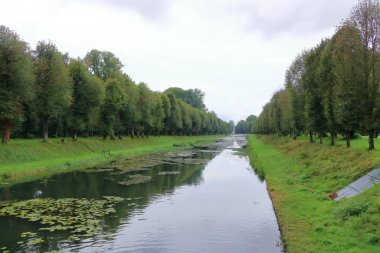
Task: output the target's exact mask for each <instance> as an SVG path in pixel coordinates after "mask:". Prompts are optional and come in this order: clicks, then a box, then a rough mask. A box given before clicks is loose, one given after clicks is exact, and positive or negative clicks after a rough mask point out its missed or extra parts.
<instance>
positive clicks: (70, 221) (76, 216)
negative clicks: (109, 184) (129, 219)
mask: <svg viewBox="0 0 380 253" xmlns="http://www.w3.org/2000/svg"><path fill="white" fill-rule="evenodd" d="M123 200H124V199H123V198H121V197H115V196H105V197H103V199H101V200H94V199H90V200H89V199H75V198H64V199H50V198H37V199H30V200H25V201H18V202H7V203H5V204H4V203H2V205H1V206H0V216H13V217H17V218H21V219H25V220H28V221H31V222H38V223H40V224H41V225H44V226H43V227H42V228H40V230H45V231H49V232H54V231H67V232H69V233H70V234H71V236H70V237H69V238H68V239H69V240H74V241H78V240H80V239H81V238H84V237H93V236H95V235H97V234H98V233H99V232H100V229H101V221H102V218H103V217H104V216H106V215H108V214H110V213H114V212H115V209H114V206H115V205H116V204H117V203H119V202H121V201H123ZM34 236H36V233H32V232H23V233H21V234H20V237H22V238H27V237H34ZM43 242H44V241H43V240H42V239H41V238H33V239H31V240H29V241H28V245H37V244H40V243H43Z"/></svg>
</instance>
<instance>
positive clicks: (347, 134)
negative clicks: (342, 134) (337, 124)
mask: <svg viewBox="0 0 380 253" xmlns="http://www.w3.org/2000/svg"><path fill="white" fill-rule="evenodd" d="M346 145H347V148H349V147H351V134H350V132H349V131H347V132H346Z"/></svg>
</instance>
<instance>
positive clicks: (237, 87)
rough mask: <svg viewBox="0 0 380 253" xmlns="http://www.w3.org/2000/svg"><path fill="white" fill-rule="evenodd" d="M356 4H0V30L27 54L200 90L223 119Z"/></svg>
mask: <svg viewBox="0 0 380 253" xmlns="http://www.w3.org/2000/svg"><path fill="white" fill-rule="evenodd" d="M355 3H356V0H313V1H311V0H108V1H106V0H77V1H74V0H65V1H63V0H62V1H55V0H33V1H30V0H11V1H10V0H0V6H1V8H0V25H5V26H8V27H9V28H11V29H12V30H15V31H16V32H17V33H19V34H20V36H21V38H22V39H24V40H25V41H27V42H29V44H30V46H31V47H32V48H34V47H35V45H36V44H37V42H38V41H39V40H51V41H52V42H53V43H55V44H56V45H57V47H58V49H59V50H60V51H63V52H68V53H69V54H70V56H71V57H78V56H79V57H82V58H83V57H84V56H85V54H86V53H87V52H88V51H90V50H91V49H94V48H96V49H99V50H106V51H111V52H113V53H114V54H115V55H116V56H117V57H119V58H120V59H121V61H122V62H123V64H124V65H125V67H124V71H125V72H126V73H127V74H128V75H129V76H130V77H131V78H132V79H133V80H135V81H136V82H141V81H144V82H146V83H147V84H148V85H149V87H150V88H151V89H152V90H157V91H163V90H165V89H167V88H169V87H173V86H177V87H182V88H185V89H188V88H200V89H202V90H203V91H204V92H205V93H206V97H205V102H206V105H207V107H208V108H209V109H210V110H213V111H215V112H216V113H217V114H218V116H219V117H221V118H223V119H224V120H234V121H235V122H236V121H238V120H240V119H242V118H246V117H247V116H248V115H250V114H256V115H258V114H259V113H260V112H261V109H262V106H263V105H264V104H265V103H266V102H267V101H268V100H269V99H270V97H271V95H272V94H273V92H274V91H276V90H277V89H279V88H281V87H282V86H283V83H284V74H285V70H286V69H287V67H288V66H289V65H290V63H291V62H292V60H293V59H294V57H295V56H296V55H297V53H299V52H301V51H302V50H303V49H306V48H309V47H312V46H315V45H316V44H317V43H318V42H319V41H320V40H321V39H322V38H324V37H328V36H331V35H332V34H333V32H334V30H335V27H336V25H338V24H339V23H340V21H341V20H342V19H343V18H346V17H347V16H348V14H349V11H350V9H351V7H352V6H353V5H355Z"/></svg>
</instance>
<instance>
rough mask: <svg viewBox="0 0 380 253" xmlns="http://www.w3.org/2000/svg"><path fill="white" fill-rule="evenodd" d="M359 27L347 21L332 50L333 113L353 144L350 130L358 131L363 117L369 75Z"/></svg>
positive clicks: (347, 140) (348, 143)
mask: <svg viewBox="0 0 380 253" xmlns="http://www.w3.org/2000/svg"><path fill="white" fill-rule="evenodd" d="M363 50H365V49H364V48H363V47H362V44H361V41H360V34H359V32H358V30H357V29H356V28H355V27H353V26H351V25H349V24H346V25H344V26H342V27H341V28H340V30H339V31H338V33H337V35H336V42H335V46H334V50H333V58H332V60H333V68H334V69H333V71H334V74H335V75H336V79H335V82H334V94H335V97H334V100H335V103H334V112H335V118H336V119H337V122H338V124H339V128H340V129H341V130H342V131H343V133H344V134H345V137H346V144H347V147H350V136H351V133H353V132H354V131H356V130H358V128H359V124H360V122H362V118H363V116H364V110H365V107H364V106H363V105H364V103H365V101H364V100H365V95H366V93H365V91H364V90H365V87H366V77H365V73H364V72H363V71H362V68H361V66H363V63H364V61H365V57H364V53H363Z"/></svg>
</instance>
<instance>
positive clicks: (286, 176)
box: [247, 135, 380, 253]
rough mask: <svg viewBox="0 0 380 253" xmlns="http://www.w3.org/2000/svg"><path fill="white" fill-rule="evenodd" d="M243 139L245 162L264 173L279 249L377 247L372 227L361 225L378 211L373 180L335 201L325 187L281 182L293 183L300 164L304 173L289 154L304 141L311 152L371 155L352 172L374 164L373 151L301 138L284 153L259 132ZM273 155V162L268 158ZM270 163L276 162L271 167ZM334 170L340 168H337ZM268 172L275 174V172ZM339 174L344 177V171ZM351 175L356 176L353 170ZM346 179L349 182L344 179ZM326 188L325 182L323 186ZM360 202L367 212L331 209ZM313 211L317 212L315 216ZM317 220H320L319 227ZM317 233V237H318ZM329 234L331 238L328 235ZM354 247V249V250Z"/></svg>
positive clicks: (378, 189) (365, 249)
mask: <svg viewBox="0 0 380 253" xmlns="http://www.w3.org/2000/svg"><path fill="white" fill-rule="evenodd" d="M247 138H248V149H247V152H248V156H249V158H250V161H251V165H252V167H253V168H254V169H255V170H257V172H258V173H263V174H265V180H266V183H267V189H268V193H269V196H270V198H271V200H272V203H273V207H274V210H275V214H276V217H277V220H278V224H279V229H280V232H281V237H282V240H283V246H284V251H285V252H292V253H293V252H303V253H306V252H371V253H372V252H378V251H376V250H378V249H380V239H379V237H378V236H376V234H377V232H378V228H372V230H373V231H374V232H373V234H374V235H371V234H370V233H369V232H368V231H369V229H367V228H366V226H368V225H372V226H376V224H378V221H379V220H380V215H379V213H378V210H379V206H380V205H379V200H380V198H379V193H380V187H379V185H377V186H375V187H373V188H372V189H370V190H369V191H366V192H364V193H362V194H360V195H359V196H358V197H355V198H351V199H348V200H344V201H341V202H338V203H337V202H333V201H332V200H330V199H329V198H328V191H329V189H324V191H325V192H318V189H317V190H316V192H317V193H314V192H312V191H310V189H306V190H304V189H302V192H301V193H300V191H299V188H300V187H298V186H294V188H295V189H291V187H292V186H290V187H288V186H287V184H288V183H289V185H293V183H295V182H296V181H298V178H297V177H299V175H295V174H293V173H297V172H299V170H298V169H305V171H306V172H305V173H308V172H307V170H308V168H306V167H307V166H305V164H303V163H302V162H300V160H301V161H302V159H299V158H297V159H296V158H295V157H294V154H295V153H298V155H300V157H302V156H303V155H304V154H305V153H304V152H305V151H304V150H302V148H304V147H305V145H310V147H309V148H310V150H312V149H314V148H315V149H316V151H319V150H322V149H326V151H327V152H329V151H330V152H331V150H333V149H338V150H339V152H342V153H344V152H347V153H355V152H358V153H360V154H361V155H363V158H368V157H372V158H373V161H372V163H368V164H367V163H364V164H363V165H362V167H363V168H362V172H358V174H362V173H364V171H365V170H370V169H371V167H372V166H373V165H374V164H378V159H376V157H374V154H373V153H369V152H366V151H361V150H352V149H351V150H347V149H344V148H335V147H328V146H322V145H319V146H316V145H318V144H309V143H305V142H303V143H301V142H299V143H297V145H299V150H291V151H289V152H288V151H286V150H284V146H285V145H284V146H282V147H281V148H280V147H279V146H277V145H279V144H278V143H276V141H275V142H274V143H271V141H269V142H267V139H266V138H267V137H264V139H263V140H262V139H261V138H260V137H259V138H257V137H256V136H254V135H249V136H248V137H247ZM269 138H272V137H268V139H269ZM273 138H275V137H273ZM277 142H287V140H281V138H278V140H277ZM313 145H314V146H313ZM262 149H265V150H262ZM310 150H307V151H310ZM265 152H267V153H265ZM317 155H318V154H317ZM334 155H335V154H332V155H331V157H334ZM367 156H368V157H367ZM274 160H277V161H276V162H273V161H274ZM279 161H281V162H279ZM366 162H367V161H366ZM282 164H283V165H284V167H283V168H281V165H282ZM352 165H353V167H355V166H356V165H357V161H352ZM273 166H277V168H275V167H273ZM286 166H289V167H292V166H294V167H297V169H296V170H295V171H294V170H293V171H292V168H285V167H286ZM366 167H367V168H366ZM339 169H340V168H338V169H337V170H339ZM271 170H272V171H271ZM347 170H349V169H347ZM281 171H283V172H281ZM274 173H278V175H275V174H274ZM342 177H345V175H344V173H343V174H342ZM354 177H357V175H355V176H354ZM328 179H330V178H328ZM293 180H294V182H293ZM312 180H313V178H311V181H312ZM345 180H346V179H345ZM345 180H343V181H345ZM287 181H288V183H287ZM337 181H338V180H337ZM346 181H349V179H348V180H346ZM314 183H315V182H314ZM343 184H344V183H342V182H338V183H337V185H336V187H337V188H339V187H341V185H343ZM324 186H325V185H324ZM329 187H330V185H328V187H326V188H329ZM313 190H314V189H313ZM300 196H301V197H306V198H305V204H304V206H303V203H302V202H301V201H300V199H301V197H300ZM313 198H314V199H313ZM368 203H374V204H373V205H372V204H368ZM366 204H368V211H367V209H366V210H365V211H360V212H359V214H355V215H352V216H350V215H348V216H347V217H343V218H342V219H341V218H339V217H337V214H338V216H339V215H340V214H342V213H346V212H347V210H350V208H351V207H352V206H355V207H357V206H365V205H366ZM297 205H298V206H297ZM313 208H314V210H313ZM302 209H304V210H302ZM300 210H301V211H300ZM376 210H377V211H376ZM319 215H320V216H321V217H318V216H319ZM361 216H364V218H366V217H367V219H369V220H368V221H367V223H364V222H363V221H362V220H360V219H362V218H363V217H361ZM368 217H369V218H368ZM364 218H363V219H364ZM333 219H335V220H333ZM321 224H325V227H323V226H322V225H321ZM326 224H327V225H326ZM335 233H336V234H335ZM319 235H320V237H321V238H319V237H318V236H319ZM335 235H336V237H334V236H335ZM371 236H372V238H371ZM368 238H369V239H368ZM359 249H360V251H358V250H359ZM326 250H328V251H326Z"/></svg>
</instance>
